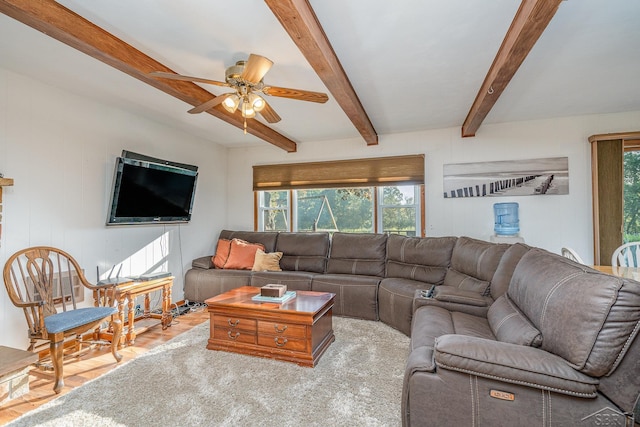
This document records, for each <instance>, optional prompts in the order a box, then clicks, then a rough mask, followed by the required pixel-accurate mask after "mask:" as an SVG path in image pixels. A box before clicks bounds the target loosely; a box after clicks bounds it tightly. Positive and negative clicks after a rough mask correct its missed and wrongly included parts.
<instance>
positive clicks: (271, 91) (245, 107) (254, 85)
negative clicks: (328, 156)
mask: <svg viewBox="0 0 640 427" xmlns="http://www.w3.org/2000/svg"><path fill="white" fill-rule="evenodd" d="M272 65H273V62H272V61H271V60H269V59H268V58H265V57H264V56H261V55H256V54H253V53H252V54H250V55H249V59H248V60H246V61H238V62H236V64H235V65H232V66H231V67H229V68H227V69H226V71H225V81H224V82H221V81H217V80H209V79H203V78H200V77H190V76H183V75H180V74H174V73H167V72H163V71H154V72H151V73H149V75H150V76H153V77H160V78H164V79H171V80H185V81H191V82H198V83H207V84H212V85H216V86H224V87H229V88H231V89H233V92H230V93H223V94H222V95H218V96H216V97H215V98H212V99H210V100H209V101H207V102H205V103H203V104H200V105H198V106H196V107H194V108H192V109H191V110H189V111H188V112H189V113H191V114H196V113H202V112H203V111H207V110H209V109H211V108H213V107H215V106H216V105H218V104H222V106H223V107H224V108H225V110H227V111H228V112H230V113H232V114H233V113H234V112H235V111H236V110H238V109H239V110H240V112H241V113H242V117H244V119H245V121H244V131H245V133H246V132H247V120H246V119H250V118H254V117H255V116H256V113H259V114H260V115H262V117H264V119H265V120H266V121H267V122H269V123H277V122H279V121H280V120H281V118H280V116H279V115H278V113H276V112H275V110H274V109H273V108H272V107H271V106H270V105H269V103H267V101H266V100H265V99H264V98H263V97H262V96H260V94H262V95H269V96H279V97H282V98H290V99H297V100H300V101H311V102H318V103H325V102H327V100H328V99H329V97H328V96H327V94H326V93H321V92H311V91H308V90H299V89H288V88H284V87H277V86H269V85H266V84H265V83H264V81H263V78H264V76H265V74H267V72H268V71H269V69H270V68H271V66H272Z"/></svg>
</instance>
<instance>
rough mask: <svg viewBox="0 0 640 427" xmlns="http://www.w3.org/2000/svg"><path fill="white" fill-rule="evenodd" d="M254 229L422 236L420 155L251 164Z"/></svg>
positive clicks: (421, 164) (421, 172)
mask: <svg viewBox="0 0 640 427" xmlns="http://www.w3.org/2000/svg"><path fill="white" fill-rule="evenodd" d="M253 190H254V191H255V194H256V218H257V221H256V229H257V230H260V231H276V230H278V231H284V230H289V231H330V232H333V231H342V232H351V233H363V232H369V233H399V234H404V235H407V236H422V235H423V233H422V230H423V229H424V214H423V206H424V156H423V155H410V156H397V157H380V158H373V159H355V160H339V161H333V162H311V163H290V164H278V165H260V166H254V167H253Z"/></svg>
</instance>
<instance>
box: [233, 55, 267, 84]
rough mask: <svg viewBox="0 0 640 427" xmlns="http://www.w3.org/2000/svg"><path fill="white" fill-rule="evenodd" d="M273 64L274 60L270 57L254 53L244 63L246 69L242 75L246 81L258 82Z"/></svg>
mask: <svg viewBox="0 0 640 427" xmlns="http://www.w3.org/2000/svg"><path fill="white" fill-rule="evenodd" d="M272 65H273V62H272V61H271V60H270V59H268V58H265V57H264V56H260V55H256V54H253V53H252V54H251V55H249V59H248V60H247V63H246V64H245V65H244V70H243V71H242V75H241V76H240V77H241V78H242V79H243V80H244V81H246V82H251V83H254V84H256V83H258V82H260V80H262V78H263V77H264V75H265V74H267V71H269V69H270V68H271V66H272Z"/></svg>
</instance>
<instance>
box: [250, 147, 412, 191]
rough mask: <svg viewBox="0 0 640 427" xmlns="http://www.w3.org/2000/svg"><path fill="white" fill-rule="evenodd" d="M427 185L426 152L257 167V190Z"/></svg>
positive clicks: (255, 180) (254, 168)
mask: <svg viewBox="0 0 640 427" xmlns="http://www.w3.org/2000/svg"><path fill="white" fill-rule="evenodd" d="M418 184H424V154H418V155H408V156H395V157H377V158H371V159H355V160H336V161H329V162H309V163H287V164H276V165H257V166H254V167H253V190H254V191H271V190H286V189H302V188H335V187H371V186H386V185H418Z"/></svg>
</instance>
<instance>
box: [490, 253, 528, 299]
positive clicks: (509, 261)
mask: <svg viewBox="0 0 640 427" xmlns="http://www.w3.org/2000/svg"><path fill="white" fill-rule="evenodd" d="M529 249H531V246H528V245H525V244H524V243H514V244H513V245H511V246H510V247H509V248H508V249H507V250H506V251H505V252H504V254H502V258H500V263H499V264H498V268H496V272H495V273H493V279H491V286H490V287H489V291H490V293H491V297H492V298H493V299H494V300H497V299H498V298H500V296H502V295H503V294H504V293H505V292H507V289H508V288H509V283H510V282H511V277H512V276H513V272H514V270H515V269H516V266H517V265H518V263H519V262H520V259H521V258H522V257H523V256H524V254H526V253H527V252H528V251H529Z"/></svg>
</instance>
